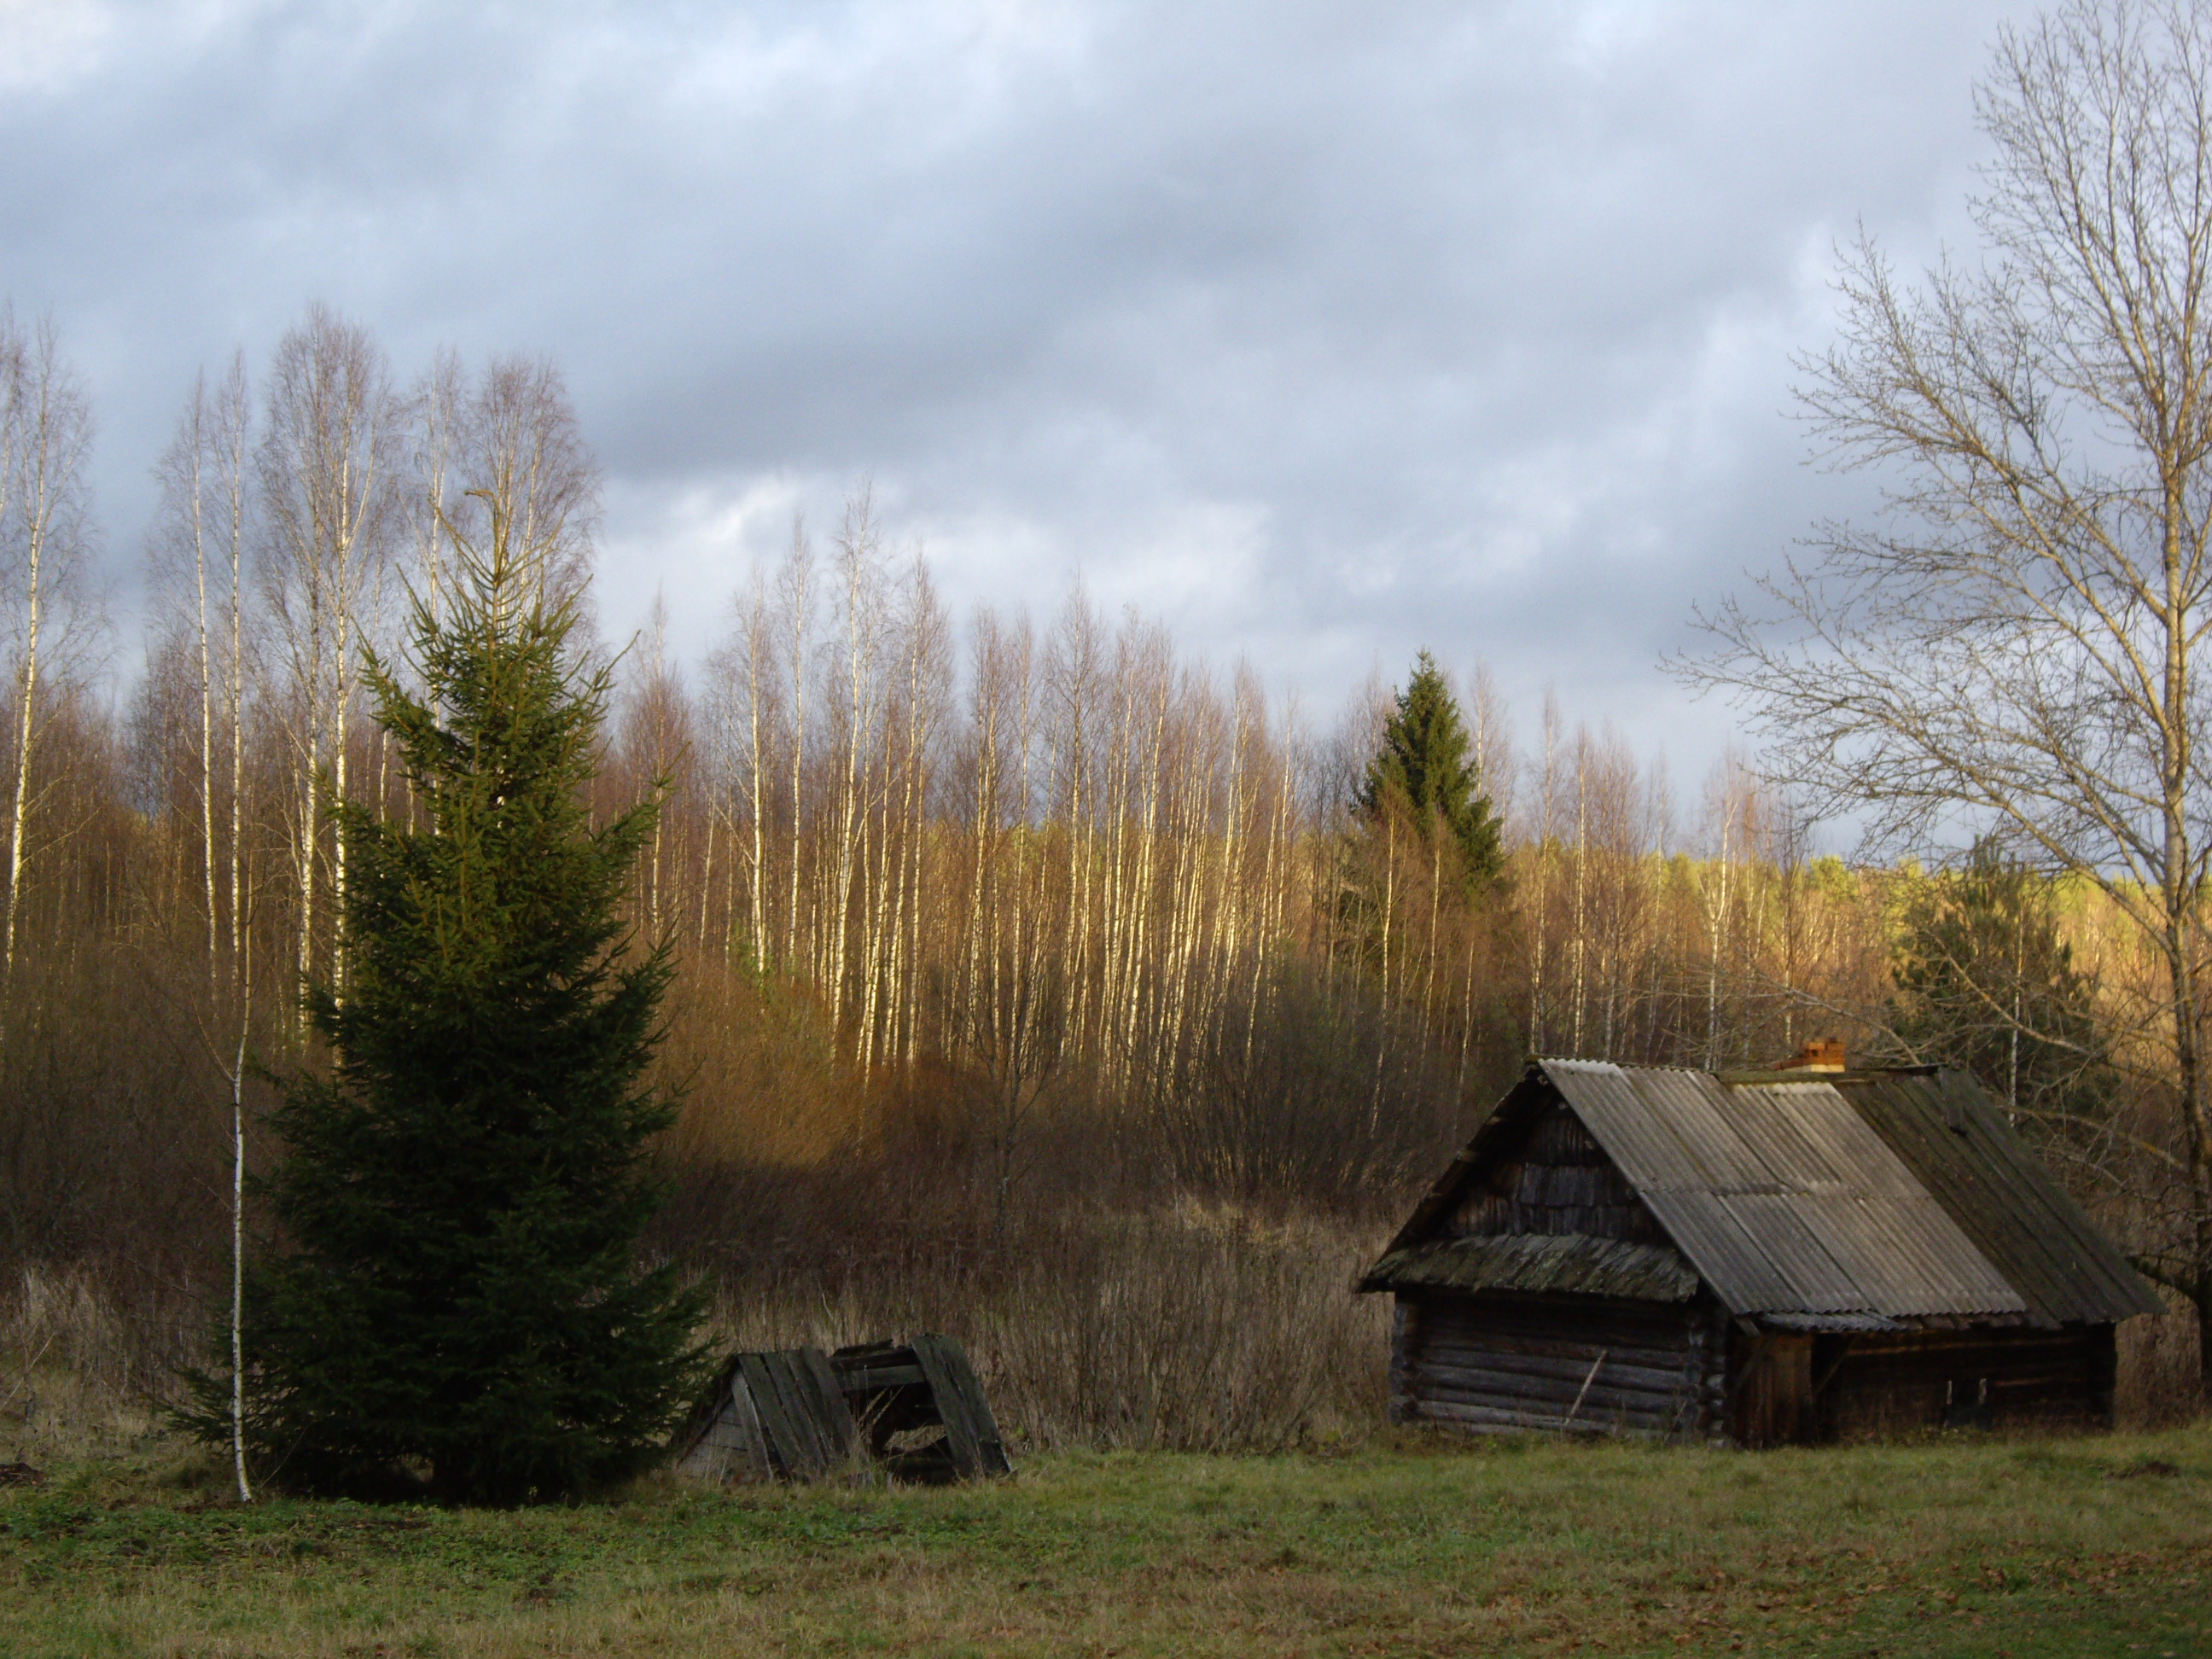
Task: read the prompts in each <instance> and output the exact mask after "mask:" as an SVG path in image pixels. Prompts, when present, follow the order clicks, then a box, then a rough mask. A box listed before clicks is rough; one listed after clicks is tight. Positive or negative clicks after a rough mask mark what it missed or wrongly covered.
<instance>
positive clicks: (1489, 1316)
mask: <svg viewBox="0 0 2212 1659" xmlns="http://www.w3.org/2000/svg"><path fill="white" fill-rule="evenodd" d="M1806 1058H1807V1060H1808V1062H1809V1063H1801V1064H1798V1065H1796V1068H1795V1069H1785V1070H1782V1071H1778V1072H1769V1073H1756V1074H1742V1075H1735V1076H1726V1077H1723V1076H1716V1075H1713V1074H1711V1073H1703V1072H1693V1071H1685V1070H1676V1069H1662V1068H1656V1067H1636V1066H1612V1065H1605V1064H1600V1063H1595V1062H1590V1061H1583V1060H1534V1061H1531V1062H1530V1065H1529V1066H1528V1072H1527V1074H1526V1075H1525V1076H1524V1077H1523V1078H1522V1081H1521V1083H1520V1084H1519V1085H1518V1086H1516V1088H1515V1089H1514V1090H1513V1091H1511V1092H1510V1094H1508V1095H1507V1096H1506V1097H1505V1098H1504V1100H1503V1101H1501V1102H1500V1103H1498V1106H1497V1107H1496V1108H1494V1109H1492V1112H1491V1114H1490V1115H1489V1116H1488V1118H1487V1119H1486V1121H1484V1122H1483V1124H1482V1125H1481V1127H1480V1128H1479V1129H1478V1130H1477V1132H1476V1133H1475V1135H1474V1139H1473V1140H1472V1141H1471V1142H1470V1143H1469V1145H1468V1147H1467V1148H1466V1150H1465V1151H1464V1152H1462V1153H1461V1154H1460V1156H1459V1158H1457V1159H1456V1160H1455V1162H1454V1163H1453V1164H1452V1165H1451V1167H1450V1168H1449V1170H1446V1171H1445V1172H1444V1174H1443V1177H1442V1178H1441V1179H1440V1180H1439V1181H1438V1182H1437V1184H1436V1186H1435V1187H1434V1188H1432V1189H1431V1191H1430V1193H1429V1194H1428V1195H1427V1196H1426V1197H1425V1198H1424V1199H1423V1200H1421V1202H1420V1204H1419V1206H1418V1207H1417V1208H1416V1209H1415V1210H1414V1212H1413V1215H1412V1217H1411V1218H1409V1219H1408V1220H1407V1223H1406V1225H1405V1226H1404V1227H1403V1228H1401V1230H1400V1231H1399V1233H1398V1235H1397V1237H1395V1238H1394V1239H1393V1240H1392V1241H1391V1242H1390V1244H1389V1249H1388V1250H1387V1251H1386V1252H1385V1254H1384V1255H1383V1257H1382V1259H1381V1260H1380V1261H1377V1262H1376V1264H1375V1265H1374V1266H1373V1267H1371V1268H1370V1269H1369V1270H1368V1272H1367V1273H1366V1274H1365V1276H1364V1278H1363V1279H1361V1281H1360V1288H1361V1289H1362V1290H1363V1291H1388V1292H1389V1293H1391V1294H1392V1295H1394V1296H1395V1298H1396V1304H1397V1306H1396V1316H1395V1322H1394V1335H1393V1344H1392V1355H1391V1364H1390V1415H1391V1418H1392V1419H1393V1420H1394V1421H1399V1422H1413V1421H1431V1422H1438V1423H1444V1424H1451V1425H1457V1426H1459V1427H1461V1428H1463V1429H1467V1430H1470V1431H1477V1432H1481V1431H1510V1430H1516V1429H1546V1430H1554V1431H1571V1432H1591V1433H1598V1432H1628V1433H1636V1434H1643V1435H1652V1436H1657V1437H1663V1438H1672V1439H1703V1440H1711V1441H1716V1442H1720V1443H1737V1444H1747V1445H1765V1444H1772V1443H1783V1442H1791V1441H1805V1440H1814V1439H1821V1438H1828V1437H1835V1436H1838V1435H1848V1434H1857V1433H1865V1432H1879V1431H1887V1430H1892V1429H1898V1428H1909V1427H1913V1426H1919V1425H1931V1426H1940V1425H1946V1424H1954V1425H1955V1424H1960V1423H1983V1424H1995V1423H2020V1422H2058V1421H2068V1422H2076V1423H2083V1424H2093V1425H2094V1424H2109V1423H2110V1421H2111V1418H2112V1384H2113V1373H2114V1369H2115V1352H2116V1350H2115V1341H2114V1326H2115V1323H2116V1322H2118V1321H2119V1320H2121V1319H2124V1318H2127V1317H2130V1316H2133V1315H2136V1314H2156V1313H2160V1312H2162V1311H2164V1307H2163V1304H2161V1303H2160V1300H2159V1299H2158V1297H2157V1296H2156V1295H2155V1294H2154V1292H2153V1291H2151V1289H2150V1288H2149V1286H2148V1285H2146V1284H2144V1283H2143V1281H2142V1279H2140V1278H2138V1277H2137V1276H2136V1273H2134V1271H2133V1270H2132V1269H2131V1268H2130V1267H2129V1266H2128V1264H2127V1262H2126V1261H2124V1259H2123V1258H2122V1257H2121V1256H2120V1255H2119V1254H2118V1251H2117V1250H2115V1249H2113V1247H2112V1244H2111V1243H2109V1242H2108V1241H2106V1239H2105V1238H2104V1237H2102V1236H2101V1235H2100V1233H2099V1232H2098V1231H2097V1229H2096V1228H2095V1226H2094V1225H2092V1224H2091V1222H2090V1221H2089V1219H2088V1218H2087V1216H2086V1215H2084V1214H2083V1213H2082V1212H2081V1208H2080V1206H2077V1205H2076V1204H2075V1202H2074V1201H2073V1200H2071V1199H2070V1198H2069V1197H2068V1195H2067V1194H2066V1193H2065V1191H2064V1189H2063V1188H2061V1187H2060V1186H2059V1185H2058V1183H2057V1181H2056V1180H2055V1179H2054V1178H2053V1177H2052V1176H2051V1172H2050V1171H2049V1170H2047V1169H2045V1167H2044V1165H2043V1164H2042V1163H2041V1162H2040V1160H2039V1159H2038V1158H2036V1156H2035V1154H2034V1153H2033V1151H2031V1150H2030V1149H2029V1148H2028V1147H2027V1146H2026V1145H2025V1144H2024V1143H2023V1142H2022V1141H2021V1139H2020V1137H2019V1136H2018V1135H2017V1134H2016V1133H2015V1132H2014V1131H2013V1129H2012V1128H2011V1127H2010V1126H2009V1125H2008V1123H2007V1122H2006V1121H2005V1119H2004V1116H2003V1115H2002V1113H2001V1112H2000V1111H1999V1110H1997V1109H1996V1106H1995V1104H1994V1103H1992V1102H1991V1101H1990V1100H1989V1098H1988V1097H1986V1096H1985V1095H1984V1093H1983V1092H1982V1091H1981V1089H1980V1088H1979V1087H1978V1085H1976V1084H1975V1083H1974V1081H1973V1079H1972V1078H1971V1077H1968V1076H1966V1074H1964V1073H1957V1072H1946V1071H1938V1070H1935V1069H1933V1068H1914V1069H1892V1070H1881V1071H1857V1072H1853V1071H1848V1070H1845V1069H1844V1066H1843V1065H1842V1055H1841V1053H1840V1046H1839V1045H1832V1044H1821V1045H1809V1046H1808V1055H1807V1057H1806Z"/></svg>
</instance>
